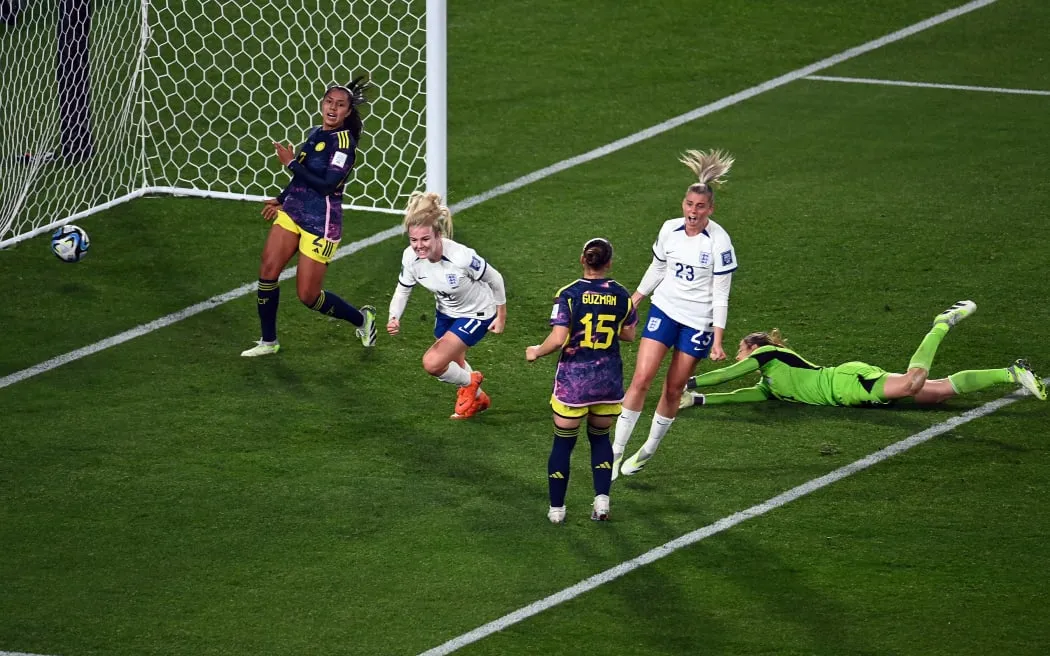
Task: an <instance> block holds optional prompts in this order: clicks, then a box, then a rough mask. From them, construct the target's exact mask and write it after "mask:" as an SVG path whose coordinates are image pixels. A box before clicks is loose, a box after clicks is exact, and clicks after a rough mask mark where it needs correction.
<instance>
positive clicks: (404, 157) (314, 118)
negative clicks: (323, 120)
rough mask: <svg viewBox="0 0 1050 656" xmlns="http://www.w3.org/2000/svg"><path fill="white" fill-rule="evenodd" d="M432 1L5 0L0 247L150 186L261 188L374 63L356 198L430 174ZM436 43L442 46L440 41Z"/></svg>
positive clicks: (244, 192)
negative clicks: (335, 93)
mask: <svg viewBox="0 0 1050 656" xmlns="http://www.w3.org/2000/svg"><path fill="white" fill-rule="evenodd" d="M426 26H427V1H426V0H347V1H340V2H333V1H332V0H327V1H325V0H244V1H233V2H230V1H225V0H224V1H214V0H0V70H2V71H3V74H2V77H0V157H2V158H3V160H2V161H0V247H4V246H7V245H10V244H13V243H15V242H17V241H21V240H22V239H25V238H28V237H30V236H32V235H35V234H39V233H41V232H44V231H46V230H48V229H50V228H52V227H53V226H56V225H59V224H61V223H64V222H67V221H69V220H73V219H76V218H79V217H83V216H86V215H88V214H91V213H94V212H97V211H99V210H100V209H105V208H107V207H110V206H112V205H115V204H117V203H120V202H123V201H125V200H129V199H131V198H135V197H138V196H141V195H144V194H156V193H167V194H180V195H194V196H209V197H219V198H233V199H246V200H255V199H261V198H265V197H271V196H274V195H276V193H277V192H278V191H280V189H281V188H282V186H283V185H284V184H285V183H286V182H287V180H288V173H287V172H285V171H283V170H281V167H280V165H279V163H278V162H277V160H276V158H275V156H274V154H273V146H272V142H273V141H285V142H294V143H300V142H301V141H302V140H303V138H304V137H305V134H306V132H307V131H308V130H309V129H310V128H311V127H313V126H315V125H317V124H318V123H319V101H320V98H321V96H322V95H323V93H324V90H325V88H326V87H327V86H328V85H329V84H332V83H340V84H346V83H348V82H349V81H350V80H351V79H352V78H353V77H355V76H356V75H357V74H360V73H363V72H367V73H369V74H370V77H371V80H372V83H373V89H372V90H371V92H370V93H369V96H370V97H371V103H370V104H369V106H368V107H366V108H365V110H364V133H363V136H362V139H361V143H360V145H359V148H358V160H357V166H356V168H355V172H354V174H353V176H352V183H351V184H348V185H347V192H346V197H345V198H346V202H347V203H348V205H349V206H350V207H352V208H357V209H367V210H375V211H389V212H396V211H399V210H400V208H402V207H403V206H404V202H405V199H406V198H407V197H408V195H409V194H410V193H411V192H412V191H414V190H416V189H418V188H421V187H422V186H423V184H424V182H425V180H426V178H427V171H426V164H427V160H426V143H427V130H426V119H427V113H426V112H427V107H426V77H427V66H426V58H427V50H426V47H427V35H426ZM442 55H443V53H442Z"/></svg>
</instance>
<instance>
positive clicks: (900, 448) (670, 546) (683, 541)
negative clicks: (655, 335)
mask: <svg viewBox="0 0 1050 656" xmlns="http://www.w3.org/2000/svg"><path fill="white" fill-rule="evenodd" d="M1043 382H1044V383H1050V378H1045V379H1043ZM1026 396H1028V393H1027V392H1025V391H1023V390H1018V391H1016V392H1013V393H1011V394H1008V395H1006V396H1004V397H1002V398H999V399H996V400H994V401H989V402H988V403H985V404H984V405H982V406H979V407H977V408H974V409H973V410H969V411H967V412H964V413H963V414H961V415H958V416H955V417H952V418H951V419H949V420H948V421H945V422H942V423H940V424H935V425H934V426H931V427H929V428H927V429H926V430H923V431H921V432H919V433H915V434H914V435H911V436H910V437H906V438H904V439H903V440H901V441H899V442H895V443H893V444H891V445H889V446H887V447H886V448H884V449H880V450H879V451H876V452H874V453H872V454H870V455H867V456H865V457H863V458H861V459H859V460H855V461H854V462H851V463H850V464H848V465H845V466H843V467H839V468H838V469H835V470H834V471H831V472H828V473H827V474H824V475H823V476H820V477H818V478H814V479H812V480H810V481H807V482H805V483H802V484H801V485H797V486H795V487H793V488H791V489H790V490H787V491H786V492H782V493H781V494H778V495H777V496H775V497H772V498H771V499H767V500H766V501H763V502H762V503H759V504H756V505H754V506H751V507H750V508H747V509H745V510H741V511H739V512H736V513H733V514H732V515H729V516H727V517H723V518H722V519H719V520H718V521H716V522H713V523H711V524H708V525H707V526H704V527H703V528H699V529H697V530H695V531H692V532H690V533H686V534H685V535H683V536H681V537H679V538H676V539H674V540H671V541H670V542H666V543H664V544H662V545H660V546H659V547H656V548H654V549H650V550H649V551H647V552H645V553H643V554H642V555H640V556H638V557H636V558H632V559H631V560H628V561H625V562H623V563H621V564H619V565H617V566H616V567H612V568H610V569H607V570H605V571H604V572H600V573H598V574H595V575H594V576H592V577H590V578H587V579H584V580H583V581H580V582H579V583H577V584H576V585H573V586H570V587H568V588H565V589H564V590H561V591H560V592H556V593H554V594H552V595H550V596H549V597H545V598H543V599H540V600H539V601H536V602H533V603H531V604H529V605H528V606H524V607H522V608H519V609H518V610H516V611H514V612H512V613H508V614H506V615H504V616H503V617H501V618H499V619H497V620H494V621H492V622H489V623H488V624H485V625H483V626H479V627H478V628H476V629H474V630H472V631H469V632H467V633H464V634H462V635H460V636H457V637H455V638H453V639H451V640H449V641H448V642H445V643H443V644H441V645H438V646H437V647H434V648H433V649H428V650H427V651H425V652H423V653H422V654H420V656H445V655H446V654H451V653H452V652H454V651H457V650H459V649H461V648H463V647H466V646H467V645H469V644H471V643H474V642H477V641H479V640H481V639H483V638H485V637H487V636H489V635H492V634H493V633H496V632H498V631H502V630H504V629H506V628H508V627H510V626H512V625H514V624H517V623H519V622H521V621H523V620H526V619H528V618H530V617H532V616H533V615H537V614H539V613H542V612H543V611H545V610H548V609H550V608H553V607H555V606H557V605H559V604H561V603H564V602H566V601H569V600H571V599H575V598H576V597H578V596H580V595H582V594H584V593H585V592H589V591H591V590H593V589H595V588H597V587H598V586H601V585H604V584H606V583H610V582H612V581H615V580H616V579H618V578H620V577H622V576H624V575H626V574H629V573H631V572H633V571H634V570H636V569H639V568H641V567H643V566H645V565H649V564H651V563H653V562H656V561H657V560H660V559H661V558H664V557H665V556H670V555H671V554H673V553H674V552H676V551H678V550H679V549H683V548H685V547H688V546H690V545H693V544H696V543H697V542H700V541H701V540H704V539H706V538H709V537H711V536H713V535H718V534H719V533H722V532H723V531H726V530H728V529H730V528H732V527H734V526H736V525H737V524H741V523H743V522H745V521H747V520H749V519H752V518H754V517H760V516H761V515H764V514H766V513H768V512H769V511H771V510H775V509H777V508H780V507H781V506H784V505H787V504H789V503H791V502H792V501H795V500H797V499H800V498H802V497H804V496H806V495H807V494H810V493H812V492H816V491H817V490H820V489H821V488H824V487H827V486H829V485H831V484H832V483H835V482H837V481H840V480H842V479H844V478H846V477H848V476H852V475H853V474H856V473H857V472H861V471H864V470H865V469H867V468H869V467H872V466H874V465H877V464H878V463H880V462H882V461H883V460H887V459H889V458H892V457H893V456H895V455H898V454H900V453H904V452H905V451H907V450H909V449H911V448H913V447H916V446H918V445H920V444H923V443H925V442H928V441H929V440H931V439H933V438H935V437H937V436H938V435H943V434H944V433H947V432H949V431H952V430H954V429H956V428H958V427H959V426H962V425H963V424H966V423H968V422H971V421H973V420H974V419H979V418H981V417H984V416H986V415H990V414H992V413H993V412H995V411H997V410H999V409H1001V408H1004V407H1006V406H1008V405H1010V404H1011V403H1015V402H1017V401H1019V400H1020V399H1022V398H1025V397H1026Z"/></svg>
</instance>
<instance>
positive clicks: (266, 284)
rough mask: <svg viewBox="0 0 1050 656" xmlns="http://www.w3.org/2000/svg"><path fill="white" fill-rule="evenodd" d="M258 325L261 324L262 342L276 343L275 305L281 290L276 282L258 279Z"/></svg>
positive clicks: (279, 299)
mask: <svg viewBox="0 0 1050 656" xmlns="http://www.w3.org/2000/svg"><path fill="white" fill-rule="evenodd" d="M256 293H257V294H258V299H257V300H258V302H259V323H260V324H262V340H263V341H264V342H276V341H277V304H278V303H279V302H280V301H281V288H280V286H279V283H278V281H277V280H263V279H262V278H259V291H258V292H256Z"/></svg>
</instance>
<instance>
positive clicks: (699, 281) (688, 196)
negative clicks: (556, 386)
mask: <svg viewBox="0 0 1050 656" xmlns="http://www.w3.org/2000/svg"><path fill="white" fill-rule="evenodd" d="M680 161H681V162H682V163H683V164H685V165H686V166H688V167H689V168H690V169H691V170H692V171H693V173H694V174H695V175H696V176H697V178H698V182H695V183H693V184H692V185H690V186H689V188H688V189H686V191H685V198H684V199H683V200H682V218H679V219H671V220H670V221H665V222H664V224H663V227H661V228H660V233H659V234H658V235H657V237H656V243H654V244H653V261H652V264H650V265H649V269H648V270H647V271H646V272H645V275H644V276H643V277H642V281H641V282H640V283H638V290H637V291H636V292H635V293H634V295H633V296H632V300H633V301H634V304H635V306H636V307H637V305H638V303H640V302H641V300H642V299H643V298H644V297H645V296H647V295H648V294H649V293H650V292H652V293H653V297H652V301H651V303H650V307H649V317H648V319H647V320H646V322H645V324H644V326H645V327H644V331H643V333H642V339H641V341H640V343H639V345H638V359H637V361H636V363H635V367H634V377H633V378H632V379H631V386H630V388H629V389H628V390H627V394H626V395H625V396H624V399H623V410H622V411H621V414H620V416H619V418H618V419H617V421H616V429H615V431H614V440H613V472H612V473H613V478H614V479H615V478H616V477H617V475H618V474H623V475H624V476H631V475H633V474H636V473H638V472H639V471H641V469H642V468H643V467H644V466H645V464H646V463H647V462H648V461H649V459H650V458H652V457H653V454H654V453H656V449H657V447H659V446H660V440H662V439H663V438H664V435H666V434H667V431H668V429H670V428H671V423H672V422H673V421H674V418H675V415H676V414H678V403H679V400H680V399H681V397H682V391H683V390H684V389H685V384H686V382H687V381H688V380H689V377H690V376H692V375H693V371H694V370H695V369H696V365H697V363H698V362H699V361H700V360H701V359H703V358H705V357H708V358H710V359H712V360H724V359H725V357H726V354H725V351H724V350H723V349H722V333H723V331H724V330H725V327H726V317H727V315H728V313H729V288H730V285H731V284H732V280H733V271H735V270H736V268H737V260H736V252H734V251H733V242H732V241H731V240H730V239H729V233H727V232H726V231H725V229H724V228H723V227H722V226H720V225H718V224H717V223H715V222H714V221H712V220H711V214H712V213H713V212H714V210H715V204H714V190H713V189H712V187H711V185H712V184H717V183H720V182H722V180H721V178H722V176H724V175H725V174H726V173H728V172H729V169H730V167H731V166H732V165H733V158H732V157H730V156H729V155H728V154H726V153H723V152H721V151H717V150H713V151H711V152H706V153H705V152H700V151H696V150H690V151H687V152H686V153H685V154H684V155H683V156H682V158H681V160H680ZM653 290H656V291H655V292H654V291H653ZM671 349H674V353H673V355H672V356H671V364H670V366H669V367H668V369H667V377H666V379H665V380H664V387H663V392H662V394H661V395H660V402H659V403H658V404H657V406H656V412H655V413H654V414H653V423H652V425H651V427H650V429H649V439H647V440H646V442H645V444H644V445H642V448H641V449H639V450H638V452H637V453H635V454H634V455H633V456H631V457H630V458H628V459H627V460H626V461H624V462H623V464H622V465H621V464H620V461H621V460H622V459H623V453H624V450H625V449H626V447H627V441H628V440H630V439H631V432H632V431H633V430H634V426H635V424H636V423H638V417H639V415H640V414H641V411H642V408H643V406H644V405H645V397H646V394H647V393H648V392H649V387H650V386H651V385H652V382H653V379H654V378H655V377H656V374H657V371H658V370H659V368H660V363H661V362H662V361H663V359H664V356H665V355H666V354H667V352H668V351H669V350H671Z"/></svg>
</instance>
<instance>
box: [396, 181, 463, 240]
mask: <svg viewBox="0 0 1050 656" xmlns="http://www.w3.org/2000/svg"><path fill="white" fill-rule="evenodd" d="M402 225H404V226H405V232H408V231H409V230H410V229H412V228H418V227H427V228H431V229H433V230H434V232H436V233H437V234H439V235H441V236H442V237H448V238H449V239H451V238H452V212H451V211H449V209H448V207H446V206H445V205H444V204H443V203H442V202H441V195H440V194H438V193H436V192H433V191H414V192H412V195H411V196H409V197H408V204H407V205H405V220H404V222H403V223H402Z"/></svg>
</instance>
